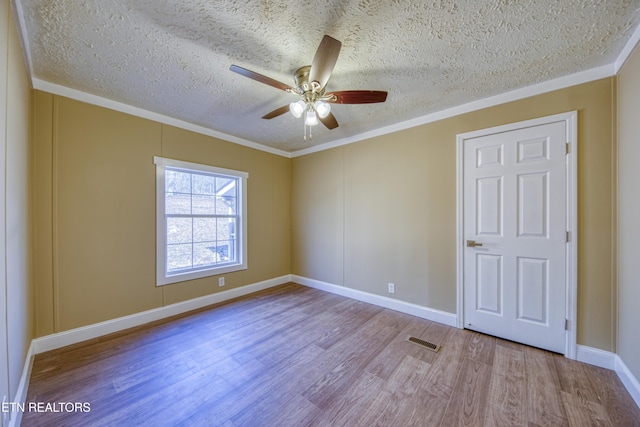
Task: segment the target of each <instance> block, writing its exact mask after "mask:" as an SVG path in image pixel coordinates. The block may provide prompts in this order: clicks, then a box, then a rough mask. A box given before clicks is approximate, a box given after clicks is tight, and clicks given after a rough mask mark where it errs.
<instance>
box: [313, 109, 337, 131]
mask: <svg viewBox="0 0 640 427" xmlns="http://www.w3.org/2000/svg"><path fill="white" fill-rule="evenodd" d="M318 119H320V121H321V122H322V124H323V125H325V126H326V127H327V129H329V130H331V129H335V128H337V127H338V121H337V120H336V116H334V115H333V113H329V115H328V116H327V117H325V118H324V119H323V118H321V117H320V116H318Z"/></svg>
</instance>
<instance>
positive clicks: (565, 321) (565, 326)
mask: <svg viewBox="0 0 640 427" xmlns="http://www.w3.org/2000/svg"><path fill="white" fill-rule="evenodd" d="M564 330H565V331H568V330H569V319H564Z"/></svg>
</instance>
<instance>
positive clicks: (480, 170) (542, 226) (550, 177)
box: [463, 122, 567, 352]
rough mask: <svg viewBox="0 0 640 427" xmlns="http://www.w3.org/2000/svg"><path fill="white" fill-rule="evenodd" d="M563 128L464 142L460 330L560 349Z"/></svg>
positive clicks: (563, 293)
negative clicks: (461, 313) (462, 298)
mask: <svg viewBox="0 0 640 427" xmlns="http://www.w3.org/2000/svg"><path fill="white" fill-rule="evenodd" d="M565 143H566V124H565V122H554V123H549V124H544V125H538V126H533V127H527V128H522V129H517V130H511V131H508V132H502V133H496V134H490V135H484V136H478V137H474V138H470V139H465V140H464V143H463V150H464V153H463V176H464V183H463V203H464V212H463V228H464V239H465V241H469V240H470V241H475V242H477V243H478V244H479V245H481V246H466V247H465V249H464V254H463V257H464V266H463V274H464V325H465V327H467V328H469V329H474V330H477V331H480V332H485V333H489V334H492V335H496V336H500V337H503V338H506V339H510V340H513V341H518V342H523V343H525V344H530V345H533V346H536V347H541V348H545V349H548V350H552V351H556V352H564V350H565V343H566V340H565V317H566V289H567V287H566V274H565V272H566V265H565V263H566V242H565V240H566V238H565V236H566V230H567V221H566V218H567V207H566V153H565Z"/></svg>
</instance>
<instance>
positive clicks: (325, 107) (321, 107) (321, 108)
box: [313, 101, 331, 119]
mask: <svg viewBox="0 0 640 427" xmlns="http://www.w3.org/2000/svg"><path fill="white" fill-rule="evenodd" d="M313 108H314V109H315V110H316V113H318V116H320V118H321V119H324V118H325V117H327V116H328V115H329V113H330V112H331V105H330V104H329V103H328V102H324V101H316V102H315V104H313Z"/></svg>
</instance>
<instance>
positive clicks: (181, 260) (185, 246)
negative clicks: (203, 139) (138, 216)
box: [154, 157, 249, 286]
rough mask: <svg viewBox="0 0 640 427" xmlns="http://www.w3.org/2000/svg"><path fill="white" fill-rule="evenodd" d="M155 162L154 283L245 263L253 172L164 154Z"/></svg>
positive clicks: (243, 266) (239, 267) (225, 270)
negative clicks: (155, 270) (249, 197)
mask: <svg viewBox="0 0 640 427" xmlns="http://www.w3.org/2000/svg"><path fill="white" fill-rule="evenodd" d="M154 163H155V164H156V212H157V221H156V228H157V249H156V258H157V261H156V263H157V275H156V285H158V286H161V285H167V284H169V283H176V282H182V281H185V280H191V279H197V278H200V277H206V276H213V275H217V274H223V273H228V272H231V271H238V270H244V269H246V268H247V232H246V230H247V221H246V203H247V197H246V191H247V185H246V181H247V178H248V176H249V175H248V174H247V173H246V172H238V171H234V170H229V169H221V168H216V167H213V166H207V165H200V164H196V163H188V162H181V161H178V160H171V159H165V158H162V157H154Z"/></svg>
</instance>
